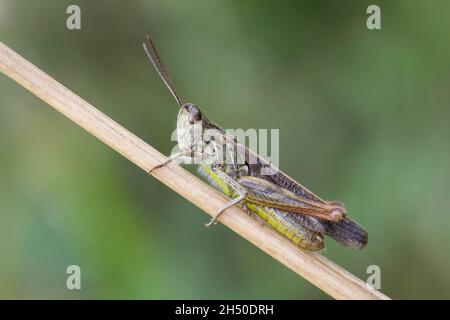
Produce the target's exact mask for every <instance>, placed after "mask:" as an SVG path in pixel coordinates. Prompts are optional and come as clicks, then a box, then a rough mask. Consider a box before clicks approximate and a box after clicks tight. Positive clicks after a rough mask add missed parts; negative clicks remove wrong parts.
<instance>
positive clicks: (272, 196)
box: [238, 176, 344, 222]
mask: <svg viewBox="0 0 450 320" xmlns="http://www.w3.org/2000/svg"><path fill="white" fill-rule="evenodd" d="M238 182H239V184H240V185H241V186H243V187H244V188H246V189H247V192H248V194H247V196H246V198H245V200H246V201H248V202H251V203H255V204H259V205H262V206H266V207H269V208H276V209H280V210H284V211H288V212H293V213H300V214H305V215H310V216H313V217H316V218H320V219H323V220H328V221H334V222H337V221H340V220H342V219H343V218H344V213H343V212H342V211H340V210H339V209H340V208H341V207H340V206H337V207H336V206H334V205H333V204H331V203H323V202H319V201H314V200H310V199H306V198H303V197H301V196H299V195H297V194H295V193H293V192H291V191H289V190H286V189H285V188H282V187H280V186H277V185H275V184H273V183H271V182H269V181H267V180H264V179H261V178H257V177H252V176H244V177H241V178H239V180H238Z"/></svg>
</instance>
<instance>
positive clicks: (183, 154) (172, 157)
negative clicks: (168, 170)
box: [148, 150, 195, 174]
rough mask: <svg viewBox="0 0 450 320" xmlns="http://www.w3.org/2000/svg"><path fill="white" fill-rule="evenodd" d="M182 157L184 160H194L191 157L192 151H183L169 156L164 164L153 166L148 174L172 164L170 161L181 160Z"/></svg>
mask: <svg viewBox="0 0 450 320" xmlns="http://www.w3.org/2000/svg"><path fill="white" fill-rule="evenodd" d="M182 157H186V158H189V159H194V158H195V156H193V154H192V150H183V151H181V152H177V153H174V154H172V155H170V157H169V158H167V160H166V161H164V162H162V163H160V164H158V165H156V166H154V167H153V168H151V169H150V170H149V171H148V174H152V172H153V171H154V170H156V169H159V168H161V167H164V166H165V165H167V164H169V163H170V162H172V161H174V160H176V159H179V158H182Z"/></svg>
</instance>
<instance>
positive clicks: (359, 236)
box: [322, 217, 368, 250]
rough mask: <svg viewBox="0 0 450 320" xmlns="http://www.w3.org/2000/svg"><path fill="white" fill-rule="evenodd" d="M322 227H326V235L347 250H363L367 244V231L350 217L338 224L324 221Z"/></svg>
mask: <svg viewBox="0 0 450 320" xmlns="http://www.w3.org/2000/svg"><path fill="white" fill-rule="evenodd" d="M322 225H323V226H324V227H325V232H324V234H326V235H327V236H330V237H332V238H333V239H334V240H336V241H337V242H339V243H340V244H342V245H343V246H345V247H347V248H350V249H353V250H361V249H362V248H364V247H365V246H366V244H367V240H368V234H367V231H366V230H364V229H363V227H361V226H360V225H359V224H358V223H356V222H355V221H353V220H352V219H350V218H348V217H345V218H344V219H342V220H341V221H338V222H331V221H322Z"/></svg>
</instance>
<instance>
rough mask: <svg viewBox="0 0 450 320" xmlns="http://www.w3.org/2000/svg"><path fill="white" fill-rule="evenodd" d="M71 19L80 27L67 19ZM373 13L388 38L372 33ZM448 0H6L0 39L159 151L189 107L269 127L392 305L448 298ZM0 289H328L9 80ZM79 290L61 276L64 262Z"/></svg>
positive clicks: (307, 294) (241, 293)
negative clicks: (346, 228)
mask: <svg viewBox="0 0 450 320" xmlns="http://www.w3.org/2000/svg"><path fill="white" fill-rule="evenodd" d="M69 4H78V5H79V6H80V7H81V10H82V16H81V19H82V21H81V23H82V30H81V31H69V30H67V29H66V27H65V20H66V18H67V16H68V15H67V14H66V8H67V6H68V5H69ZM369 4H378V5H379V6H380V7H381V14H382V29H381V30H379V31H370V30H368V29H367V28H366V19H367V17H368V15H367V14H366V8H367V6H368V5H369ZM449 12H450V2H448V1H439V0H434V1H419V0H415V1H410V0H408V1H407V0H403V1H360V0H354V1H339V2H338V1H331V0H330V1H285V2H283V4H281V3H279V2H275V1H239V0H232V1H162V0H161V1H129V2H127V3H126V4H125V3H124V2H123V1H96V2H94V1H87V0H86V1H49V0H44V1H39V2H37V1H36V2H35V1H33V2H31V1H24V0H22V1H12V0H10V1H6V0H0V40H1V41H2V42H4V43H5V44H7V45H9V46H10V47H11V48H13V49H14V50H16V51H17V52H19V53H20V54H22V55H23V56H24V57H26V58H27V59H29V60H30V61H32V62H33V63H34V64H36V65H37V66H39V67H40V68H42V69H43V70H44V71H46V72H47V73H49V74H50V75H51V76H53V77H54V78H56V79H57V80H59V81H60V82H61V83H63V84H64V85H66V86H67V87H68V88H70V89H71V90H73V91H74V92H75V93H77V94H79V95H80V96H81V97H83V98H85V99H86V100H87V101H89V102H90V103H92V104H93V105H94V106H96V107H97V108H99V109H100V110H102V111H103V112H105V113H106V114H108V115H109V116H111V117H112V118H113V119H115V120H116V121H118V122H119V123H121V124H122V125H124V126H125V127H126V128H128V129H129V130H131V131H133V132H134V133H135V134H137V135H138V136H140V137H141V138H143V139H144V140H145V141H147V142H149V143H150V144H152V145H153V146H155V147H156V148H157V149H159V150H160V151H161V152H163V153H166V154H169V153H170V151H171V149H172V147H173V145H174V143H173V142H172V141H170V134H171V132H172V130H173V128H174V126H175V120H176V114H177V111H178V109H177V105H176V104H175V101H174V100H173V98H172V97H171V96H170V94H169V93H168V91H167V90H166V89H165V87H164V86H163V84H162V83H161V81H160V80H159V79H158V77H157V75H156V73H155V71H154V70H153V69H152V67H151V65H150V64H149V62H148V61H147V59H146V57H145V55H144V52H143V50H142V47H141V43H142V41H143V39H144V35H145V34H146V33H150V34H151V35H152V37H153V38H154V41H155V42H156V44H157V46H158V48H159V51H160V54H161V56H162V58H163V61H164V62H165V64H166V68H167V69H168V71H169V74H170V75H171V77H172V78H173V81H174V83H175V84H176V87H177V88H178V91H179V93H180V95H181V96H182V98H183V100H184V101H191V102H195V103H196V104H197V105H199V106H200V107H201V108H202V109H203V111H204V112H205V113H206V114H207V115H208V117H209V118H210V119H212V120H214V121H216V122H217V123H219V124H220V125H222V126H223V127H225V128H279V129H280V140H281V141H280V143H281V145H280V152H281V155H280V167H281V169H282V170H284V171H286V172H287V173H289V174H290V175H291V176H293V177H294V178H296V179H298V180H299V181H301V182H302V183H303V184H305V185H306V186H307V187H308V188H310V189H311V190H313V191H315V192H316V193H318V194H319V195H321V196H322V197H323V198H325V199H330V200H332V199H339V200H342V201H344V202H345V203H346V205H347V208H348V210H349V212H350V214H351V216H352V217H354V218H355V219H356V220H357V221H359V222H360V223H361V224H362V225H363V226H365V227H366V229H367V230H368V231H369V234H370V237H369V245H368V246H367V248H365V249H364V250H363V251H361V252H353V251H350V250H348V249H345V248H343V247H340V246H339V245H337V244H336V243H334V242H333V241H332V240H330V239H328V241H327V249H326V250H325V251H324V255H326V256H328V257H330V258H331V259H333V260H334V261H336V262H337V263H338V264H340V265H342V266H343V267H345V268H347V269H348V270H349V271H351V272H352V273H354V274H356V275H357V276H359V277H361V278H362V279H366V278H367V277H368V275H367V274H366V268H367V266H369V265H373V264H375V265H379V266H380V268H381V276H382V277H381V285H382V291H383V292H384V293H386V294H387V295H389V296H391V297H392V298H397V299H406V298H450V273H449V269H450V256H449V251H450V250H449V243H450V232H449V227H450V223H449V222H450V209H449V204H448V199H449V195H448V193H449V189H450V168H449V164H450V148H449V141H450V140H449V138H450V122H449V119H450V108H449V101H450V90H449V84H450V72H449V71H450V58H449V57H450V42H449V41H448V39H449V31H450V20H449V19H448V14H449ZM0 104H1V107H0V136H1V138H0V298H137V299H142V298H149V299H153V298H156V299H166V298H227V299H232V298H275V299H279V298H286V299H313V298H320V299H328V298H329V297H328V296H326V295H325V294H324V293H322V292H321V291H320V290H318V289H317V288H315V287H314V286H312V285H311V284H310V283H308V282H307V281H305V280H303V279H302V278H299V277H298V276H296V275H295V274H294V273H293V272H291V271H289V270H288V269H286V268H285V267H283V266H282V265H280V264H279V263H278V262H276V261H275V260H273V259H272V258H270V257H269V256H267V255H266V254H264V253H262V252H261V251H259V250H258V249H256V248H255V247H254V246H253V245H251V244H249V243H248V242H247V241H245V240H243V239H241V238H240V237H239V236H237V235H236V234H234V233H233V232H231V231H229V230H228V229H226V228H225V227H223V226H220V225H218V226H217V227H214V228H211V229H206V228H205V227H204V225H203V223H204V222H205V221H207V220H208V216H206V215H205V214H203V213H202V212H201V211H200V210H199V209H197V208H196V207H194V206H193V205H192V204H190V203H189V202H187V201H185V200H184V199H182V198H181V197H180V196H179V195H177V194H176V193H174V192H171V191H170V190H169V189H168V188H166V187H165V186H163V185H162V184H161V183H159V182H158V181H156V180H155V179H153V178H151V177H149V176H147V175H146V174H145V173H144V172H143V171H141V170H140V169H139V168H137V167H136V166H134V165H133V164H131V163H130V162H129V161H127V160H126V159H124V158H123V157H121V156H120V155H119V154H117V153H116V152H114V151H112V150H111V149H109V148H108V147H106V146H105V145H103V144H102V143H101V142H99V141H97V140H96V139H95V138H93V137H92V136H91V135H89V134H88V133H86V132H85V131H83V130H81V129H80V128H78V127H77V126H76V125H74V124H73V123H71V122H70V121H68V120H67V119H65V118H64V117H63V116H62V115H60V114H58V113H57V112H55V111H54V110H53V109H51V108H50V107H49V106H47V105H46V104H45V103H43V102H42V101H40V100H39V99H38V98H36V97H35V96H33V95H32V94H30V93H29V92H27V91H26V90H24V89H23V88H21V87H19V86H18V85H17V84H16V83H13V82H12V81H11V80H9V79H7V78H6V77H4V76H1V77H0ZM71 264H76V265H79V266H80V267H81V271H82V290H79V291H77V290H74V291H69V290H67V289H66V287H65V283H66V277H67V275H66V273H65V270H66V268H67V266H68V265H71Z"/></svg>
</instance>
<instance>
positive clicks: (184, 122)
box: [177, 103, 203, 150]
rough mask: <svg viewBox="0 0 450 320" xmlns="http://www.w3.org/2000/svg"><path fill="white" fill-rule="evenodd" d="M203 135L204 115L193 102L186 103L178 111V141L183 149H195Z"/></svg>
mask: <svg viewBox="0 0 450 320" xmlns="http://www.w3.org/2000/svg"><path fill="white" fill-rule="evenodd" d="M202 136H203V115H202V112H201V111H200V109H199V108H197V106H196V105H194V104H192V103H186V104H184V105H183V106H182V107H181V109H180V111H179V112H178V119H177V141H178V145H179V147H180V148H181V149H182V150H189V149H191V150H192V149H195V147H197V146H198V145H199V144H200V143H201V140H202Z"/></svg>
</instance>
